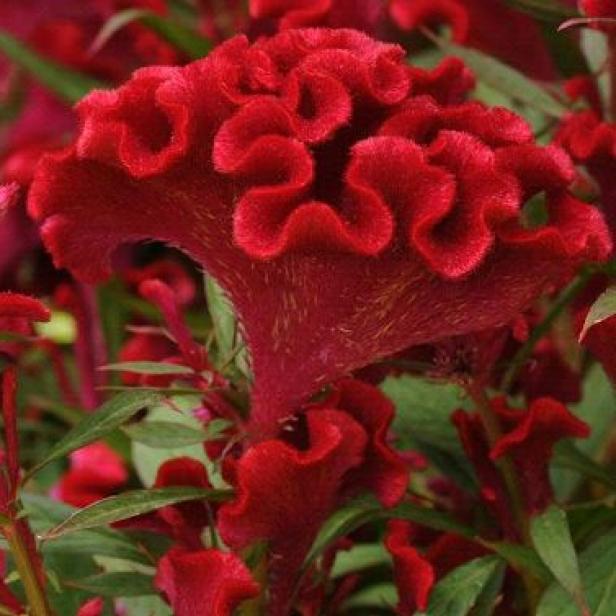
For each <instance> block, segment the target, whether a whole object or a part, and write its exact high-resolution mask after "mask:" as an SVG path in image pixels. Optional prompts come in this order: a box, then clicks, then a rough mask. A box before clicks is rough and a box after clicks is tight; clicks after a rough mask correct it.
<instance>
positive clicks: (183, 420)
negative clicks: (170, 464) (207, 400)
mask: <svg viewBox="0 0 616 616" xmlns="http://www.w3.org/2000/svg"><path fill="white" fill-rule="evenodd" d="M170 402H171V403H172V404H173V407H174V408H175V409H177V411H176V410H172V409H171V408H169V406H168V405H160V406H156V407H154V408H153V409H152V410H151V411H150V412H149V413H148V417H147V420H146V421H147V422H150V421H153V422H158V421H173V423H179V424H182V425H184V426H187V427H188V428H192V429H193V430H199V431H200V430H203V426H202V424H201V422H200V421H199V420H198V419H196V417H194V415H193V410H194V409H196V408H199V406H200V405H201V404H202V401H201V398H200V397H198V396H193V395H185V396H173V397H172V398H171V399H170ZM180 457H188V458H193V459H194V460H197V461H199V462H201V463H202V464H203V465H204V466H205V467H206V468H207V472H208V476H209V478H210V482H211V483H212V485H213V486H214V487H223V485H224V482H222V481H219V472H218V471H217V469H216V467H215V465H214V464H213V463H212V462H211V461H210V460H209V459H208V457H207V456H206V455H205V451H204V449H203V443H197V444H195V445H184V446H182V447H172V448H169V447H167V448H166V449H160V448H156V447H150V446H148V445H145V444H144V443H140V442H138V441H136V440H132V441H131V459H132V461H133V466H134V467H135V471H136V472H137V475H138V476H139V478H140V479H141V482H142V483H143V485H144V486H148V487H149V486H152V485H153V484H154V482H155V480H156V473H157V472H158V469H159V467H160V465H161V464H163V463H164V462H166V461H167V460H172V459H173V458H180Z"/></svg>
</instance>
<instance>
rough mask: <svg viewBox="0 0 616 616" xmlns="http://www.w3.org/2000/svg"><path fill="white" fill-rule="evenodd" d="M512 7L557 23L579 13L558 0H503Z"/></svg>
mask: <svg viewBox="0 0 616 616" xmlns="http://www.w3.org/2000/svg"><path fill="white" fill-rule="evenodd" d="M505 2H506V3H507V4H508V5H509V6H511V7H512V8H514V9H518V10H520V11H521V12H523V13H527V14H528V15H530V16H531V17H535V18H537V19H541V20H543V21H548V22H550V23H556V24H559V23H560V22H561V21H563V20H564V19H568V18H570V17H575V16H576V15H579V13H578V12H577V11H576V10H575V9H572V8H571V7H568V6H565V5H563V3H562V2H559V1H558V0H505Z"/></svg>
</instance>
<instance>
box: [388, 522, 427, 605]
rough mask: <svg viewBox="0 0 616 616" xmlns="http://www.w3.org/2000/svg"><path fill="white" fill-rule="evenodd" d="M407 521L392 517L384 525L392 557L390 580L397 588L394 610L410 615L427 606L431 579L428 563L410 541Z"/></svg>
mask: <svg viewBox="0 0 616 616" xmlns="http://www.w3.org/2000/svg"><path fill="white" fill-rule="evenodd" d="M410 535H411V532H410V525H409V523H408V522H403V521H401V520H392V521H391V522H389V523H388V525H387V535H386V537H385V547H386V548H387V550H388V551H389V552H390V554H391V555H392V556H393V559H394V581H395V583H396V587H397V588H398V595H399V603H398V614H400V615H401V616H410V615H411V614H414V613H415V612H416V611H424V610H425V609H426V608H427V607H428V600H429V598H430V591H431V590H432V587H433V585H434V582H435V573H434V569H433V567H432V565H431V564H430V562H429V561H428V560H426V559H425V558H424V557H423V556H421V554H419V552H418V551H417V550H416V549H415V548H414V547H412V546H411V545H410V541H409V537H410Z"/></svg>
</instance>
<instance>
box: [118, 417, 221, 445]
mask: <svg viewBox="0 0 616 616" xmlns="http://www.w3.org/2000/svg"><path fill="white" fill-rule="evenodd" d="M228 425H229V422H228V421H225V420H217V419H215V420H213V421H212V422H211V423H210V424H209V425H208V427H207V428H206V429H203V430H200V429H197V428H192V427H191V426H187V425H186V424H183V423H176V422H171V421H143V422H140V423H136V424H133V425H130V426H126V427H125V428H124V429H123V432H124V433H125V434H126V435H127V436H128V437H129V438H130V439H131V440H133V441H136V442H138V443H141V444H143V445H147V446H148V447H152V448H154V449H174V448H177V447H188V446H190V445H198V444H201V443H204V442H206V441H211V440H213V439H215V438H217V437H218V436H220V435H221V434H222V432H224V430H225V429H226V428H227V426H228Z"/></svg>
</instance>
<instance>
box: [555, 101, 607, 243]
mask: <svg viewBox="0 0 616 616" xmlns="http://www.w3.org/2000/svg"><path fill="white" fill-rule="evenodd" d="M556 141H557V142H558V143H559V144H560V145H561V146H562V147H563V148H565V149H566V150H567V152H568V153H569V154H570V155H571V157H572V158H573V160H574V161H576V162H578V163H580V164H582V165H584V166H585V167H586V169H587V170H588V172H589V173H590V175H591V176H592V178H593V179H594V180H595V181H596V182H597V185H598V188H599V191H600V199H599V200H600V204H601V207H602V209H603V212H604V214H605V217H606V219H607V222H608V224H609V225H610V229H611V230H612V233H614V232H615V231H616V206H615V205H614V204H615V203H616V181H615V180H614V178H615V177H616V126H615V125H614V124H610V123H609V122H605V121H603V120H602V119H601V117H600V116H599V115H598V114H597V113H596V112H595V111H582V112H579V113H576V114H573V115H571V116H569V117H568V118H566V119H565V121H564V122H563V123H562V125H561V127H560V129H559V131H558V134H557V136H556Z"/></svg>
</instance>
